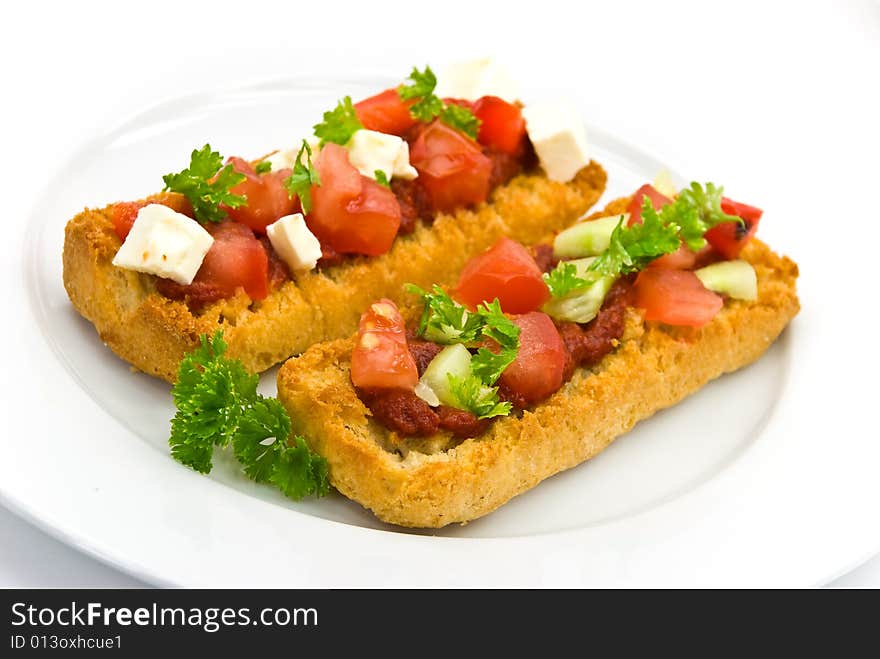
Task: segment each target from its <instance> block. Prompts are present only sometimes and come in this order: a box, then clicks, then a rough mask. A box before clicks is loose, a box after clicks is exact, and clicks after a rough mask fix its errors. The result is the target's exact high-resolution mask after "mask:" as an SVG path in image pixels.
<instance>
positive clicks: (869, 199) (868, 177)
mask: <svg viewBox="0 0 880 659" xmlns="http://www.w3.org/2000/svg"><path fill="white" fill-rule="evenodd" d="M4 13H5V15H4V20H3V26H2V28H0V29H2V34H0V55H2V62H3V70H2V74H0V75H2V88H3V90H4V94H3V100H2V102H0V117H2V121H0V144H2V147H3V150H2V158H0V174H2V180H3V181H4V182H6V186H5V189H4V193H5V194H4V196H3V198H4V211H5V212H4V221H5V222H16V221H20V218H22V217H24V216H26V212H27V209H28V208H29V206H30V205H31V203H32V202H33V200H34V198H35V196H36V195H37V194H41V193H42V192H41V191H42V190H43V186H44V185H45V181H46V180H47V178H48V175H49V174H50V173H51V172H52V171H54V169H55V166H56V162H60V161H62V160H63V159H64V157H65V156H66V155H67V154H68V153H69V152H70V151H72V149H73V148H75V147H76V146H77V145H79V144H80V143H82V142H83V141H85V140H88V139H89V138H90V137H92V136H93V135H95V134H96V133H98V132H101V131H103V130H105V129H106V128H107V127H108V126H110V125H115V124H117V123H119V122H120V121H121V120H122V119H124V118H126V117H127V116H129V115H131V114H133V113H135V112H138V111H140V110H142V109H144V108H145V107H147V106H150V105H152V104H154V103H156V102H159V101H161V100H165V98H166V97H167V96H168V94H169V93H170V94H172V95H175V94H183V93H186V92H189V91H192V90H201V89H209V88H211V87H214V86H218V85H223V84H224V83H227V82H229V81H236V82H240V81H246V80H248V79H251V80H259V79H264V78H272V77H280V76H285V75H296V74H301V73H304V72H309V71H315V70H319V71H320V70H322V69H328V70H334V71H336V72H339V71H345V69H346V67H347V66H348V65H349V64H350V65H351V66H352V67H353V68H358V69H362V68H363V67H372V68H376V69H382V70H384V71H385V72H386V73H392V74H393V73H395V72H399V73H400V75H401V76H403V75H404V74H405V73H406V72H407V71H408V70H409V68H410V67H411V66H412V65H414V64H418V65H420V66H421V65H423V64H424V63H426V62H428V63H433V64H438V65H439V64H442V63H443V62H445V61H449V60H450V59H462V58H467V57H468V56H472V55H479V54H484V53H493V54H496V55H498V56H500V57H501V58H502V59H503V60H504V61H506V62H507V63H508V64H509V65H510V66H511V68H512V69H513V70H514V71H516V72H517V75H518V77H520V78H522V79H523V80H524V81H526V82H527V83H528V84H529V85H530V86H532V87H546V88H547V89H548V93H550V91H551V90H552V91H555V92H556V93H558V94H560V95H562V94H564V95H566V96H570V97H574V98H576V99H578V100H579V101H580V103H581V105H582V106H583V107H585V108H587V111H588V113H589V117H588V119H589V121H590V122H591V123H593V124H597V125H601V126H603V127H604V128H605V129H607V130H608V131H609V132H611V133H612V134H616V135H619V136H622V137H623V138H625V139H626V140H627V141H629V142H631V143H634V144H638V145H639V146H640V147H643V148H644V149H646V150H648V151H649V152H653V153H656V154H659V155H660V156H661V158H662V159H663V160H665V161H666V162H668V163H669V165H670V166H671V167H672V168H673V169H675V170H677V171H680V172H683V173H684V174H685V175H686V176H693V177H694V178H697V179H700V178H705V179H712V180H716V181H723V182H725V183H726V185H727V188H728V190H729V191H732V192H733V191H735V196H736V197H737V198H739V199H742V200H745V201H747V202H749V201H751V202H754V203H757V204H758V205H761V206H762V207H763V208H764V209H765V211H766V213H767V216H769V217H773V216H774V215H775V216H782V215H785V216H786V217H788V218H789V221H788V222H786V223H785V231H783V230H782V229H781V225H780V224H777V225H774V224H773V223H771V222H765V223H763V224H762V227H761V231H762V234H763V236H764V238H765V239H767V240H768V242H770V243H772V244H773V245H774V246H775V247H777V248H779V249H781V250H782V251H786V246H787V232H789V231H791V230H792V229H793V228H794V227H802V230H804V231H825V232H828V233H829V235H834V236H835V240H834V241H833V243H830V244H829V254H828V259H827V263H826V267H828V268H829V269H835V270H839V269H845V268H846V267H847V260H848V259H865V258H871V256H870V252H868V253H866V252H865V249H866V248H867V249H868V250H873V251H874V252H876V247H875V246H876V245H878V244H880V243H878V242H877V238H876V236H877V233H878V231H877V227H878V225H880V217H878V215H880V213H878V211H877V210H876V202H875V201H874V199H876V196H877V195H876V190H877V188H878V179H880V165H878V162H877V154H878V152H880V128H878V117H880V102H878V71H880V5H878V3H877V2H874V1H872V0H860V1H859V0H851V1H849V2H846V1H839V2H798V3H795V2H769V1H767V0H764V1H763V2H742V1H739V2H731V3H710V2H690V3H688V2H673V1H666V2H611V1H606V2H601V3H600V2H596V3H585V2H578V3H574V2H552V1H548V0H542V1H541V2H527V3H526V2H524V3H516V2H512V1H508V2H503V3H489V2H483V3H477V2H473V1H471V2H453V1H452V0H446V1H445V2H442V3H431V4H428V3H413V2H410V3H406V4H403V3H400V4H397V3H392V2H387V1H386V2H379V3H364V2H360V3H343V2H338V1H337V2H333V3H321V2H312V3H305V2H289V1H288V2H279V3H272V2H259V3H257V2H253V3H245V2H241V1H239V2H222V1H216V0H215V1H213V2H209V3H183V2H181V1H178V2H164V1H153V2H150V3H139V4H135V3H121V2H115V3H97V2H82V1H81V2H76V3H38V2H28V3H13V4H12V5H11V6H10V7H7V8H5V9H4ZM438 68H442V66H440V67H438ZM340 92H341V93H342V92H344V90H340ZM191 146H193V145H182V146H181V149H182V151H185V150H187V149H189V148H190V147H191ZM157 174H158V173H157ZM49 194H51V191H49ZM791 218H797V220H798V221H797V222H792V221H791ZM799 230H800V229H799ZM838 238H839V240H838ZM789 240H790V239H789ZM794 256H797V255H796V254H795V255H794ZM47 258H57V255H47ZM15 281H16V279H15V277H14V276H13V275H9V276H7V277H5V278H4V285H10V283H11V285H15ZM859 284H863V285H865V286H866V291H868V292H870V289H868V288H867V286H869V284H868V283H865V282H853V285H859ZM869 306H870V308H869V309H867V310H863V311H862V312H861V314H860V318H859V319H858V320H859V322H860V323H861V325H860V326H861V327H867V328H869V330H868V331H870V332H871V333H872V335H874V334H875V333H876V329H875V327H876V326H875V325H872V322H871V321H872V319H873V317H876V305H873V306H871V305H869ZM8 312H9V311H7V313H8ZM866 315H867V318H865V316H866ZM865 321H867V322H865ZM855 322H856V319H854V318H853V319H845V322H843V323H842V325H843V327H842V330H841V331H842V333H845V334H846V336H847V338H849V337H850V333H851V332H852V331H853V330H854V329H855V327H854V323H855ZM15 339H16V337H7V340H6V341H5V343H6V344H7V345H14V341H15ZM808 357H809V358H811V359H815V360H816V365H817V366H816V368H817V377H821V368H822V365H821V359H823V358H833V355H828V356H816V355H812V356H808ZM869 359H873V360H876V356H869ZM874 363H875V362H874ZM866 366H868V367H870V366H871V362H869V363H868V364H867V365H866ZM866 371H870V369H869V368H868V369H866ZM4 375H5V379H6V383H5V384H4V386H5V387H6V388H8V389H9V391H7V392H6V394H7V395H5V396H4V397H3V400H4V403H3V404H4V406H6V413H7V414H15V413H16V408H15V406H14V404H13V400H14V399H13V398H12V397H11V396H10V395H9V394H10V392H11V391H12V390H13V389H14V374H9V373H5V374H4ZM870 381H871V380H869V382H870ZM829 384H830V386H834V383H829ZM874 386H876V385H874ZM19 393H20V392H19ZM49 422H50V425H51V417H50V418H49ZM51 431H52V430H51V428H50V427H47V426H46V424H45V423H43V422H41V423H35V426H34V434H33V436H31V437H27V438H22V441H40V439H41V436H43V435H45V434H46V433H48V432H51ZM864 431H865V432H866V433H869V432H874V433H876V429H874V428H870V429H869V428H864ZM830 450H833V446H832V448H831V449H830ZM818 486H821V484H817V487H818ZM878 505H880V502H878ZM878 520H880V515H878V516H877V517H876V518H875V519H873V520H865V523H874V524H877V523H880V521H878ZM842 567H843V566H842ZM134 583H135V582H134V581H132V580H130V579H129V578H128V577H125V576H123V575H120V574H119V573H116V572H114V571H112V570H110V569H108V568H104V567H103V566H101V565H99V564H98V563H96V562H95V561H93V560H92V559H89V558H86V557H83V556H81V555H79V554H77V553H76V552H75V551H73V550H70V549H67V548H65V547H63V546H62V545H61V544H59V543H57V542H56V541H55V540H51V539H49V538H48V537H46V536H45V535H43V534H42V533H41V532H39V531H36V530H34V529H32V528H31V527H29V526H27V525H26V524H25V523H23V522H21V521H19V520H17V519H16V518H14V517H13V516H12V515H11V514H9V513H8V512H6V511H3V510H0V585H23V586H26V585H128V584H134ZM838 583H840V584H843V585H873V586H880V560H874V561H873V562H872V563H871V564H869V565H868V566H866V567H865V568H862V569H861V570H859V571H857V572H855V573H853V574H851V575H849V576H847V577H845V578H844V579H843V580H842V581H841V582H838Z"/></svg>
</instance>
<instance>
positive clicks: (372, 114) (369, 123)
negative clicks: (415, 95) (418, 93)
mask: <svg viewBox="0 0 880 659" xmlns="http://www.w3.org/2000/svg"><path fill="white" fill-rule="evenodd" d="M414 103H415V99H412V100H409V101H404V100H403V99H402V98H400V95H399V94H398V93H397V90H396V89H386V90H385V91H384V92H382V93H381V94H376V95H375V96H370V98H365V99H364V100H363V101H360V102H359V103H355V104H354V111H355V114H357V117H358V119H360V121H361V123H362V124H363V126H364V128H367V129H369V130H377V131H379V132H380V133H388V134H389V135H403V134H404V133H405V132H406V131H407V130H409V129H410V128H412V127H413V126H415V125H416V124H417V123H418V121H417V120H416V119H414V118H413V116H412V115H411V114H410V113H409V109H410V107H411V106H412V105H413V104H414Z"/></svg>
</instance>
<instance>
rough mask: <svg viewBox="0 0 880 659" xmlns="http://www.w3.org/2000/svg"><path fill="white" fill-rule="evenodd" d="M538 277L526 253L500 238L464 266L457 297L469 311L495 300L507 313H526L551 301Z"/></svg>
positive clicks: (548, 292) (545, 285)
mask: <svg viewBox="0 0 880 659" xmlns="http://www.w3.org/2000/svg"><path fill="white" fill-rule="evenodd" d="M541 275H542V272H541V269H540V268H539V267H538V264H537V263H535V259H534V257H533V256H532V255H531V253H529V250H527V249H526V248H525V247H523V246H522V245H520V244H519V243H518V242H515V241H513V240H511V239H510V238H502V239H501V240H499V241H498V242H497V243H495V245H494V246H493V247H491V248H490V249H489V251H487V252H485V253H483V254H480V255H479V256H475V257H474V258H472V259H471V260H470V261H469V262H468V263H467V265H465V267H464V270H462V272H461V276H460V277H459V279H458V286H456V289H455V290H456V296H457V297H458V299H459V300H461V301H462V302H463V303H465V304H467V305H469V306H470V307H476V306H477V305H478V304H479V303H480V302H491V301H492V300H494V299H495V298H496V297H497V298H498V300H499V301H500V302H501V308H502V309H503V310H504V311H505V312H506V313H518V314H519V313H528V312H530V311H535V310H536V309H538V308H539V307H540V306H541V305H542V304H544V302H546V301H547V300H549V299H550V291H549V289H548V288H547V284H545V283H544V279H543V278H542V276H541Z"/></svg>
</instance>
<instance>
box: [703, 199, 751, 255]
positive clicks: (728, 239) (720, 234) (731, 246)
mask: <svg viewBox="0 0 880 659" xmlns="http://www.w3.org/2000/svg"><path fill="white" fill-rule="evenodd" d="M721 210H723V211H724V212H725V213H727V214H728V215H736V216H737V217H739V218H740V219H742V221H743V222H744V223H745V226H743V225H741V224H738V223H736V222H723V223H722V224H719V225H717V226H714V227H712V228H711V229H709V230H708V231H707V232H706V240H708V241H709V244H710V245H712V247H714V248H715V251H717V252H718V253H719V254H721V255H722V256H723V257H724V258H725V259H735V258H737V257H738V256H739V253H740V252H741V251H742V248H743V247H745V245H746V243H747V242H749V240H751V238H752V236H754V235H755V232H756V231H757V230H758V223H759V222H760V221H761V216H762V215H763V214H764V211H762V210H761V209H760V208H755V207H754V206H749V205H747V204H741V203H739V202H736V201H733V200H731V199H728V198H727V197H722V198H721Z"/></svg>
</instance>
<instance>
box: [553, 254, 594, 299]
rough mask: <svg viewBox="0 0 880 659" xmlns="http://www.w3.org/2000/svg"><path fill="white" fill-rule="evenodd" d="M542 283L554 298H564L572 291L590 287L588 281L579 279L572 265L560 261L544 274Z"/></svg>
mask: <svg viewBox="0 0 880 659" xmlns="http://www.w3.org/2000/svg"><path fill="white" fill-rule="evenodd" d="M544 283H546V284H547V288H549V289H550V295H552V296H553V297H555V298H560V297H565V296H566V295H568V294H569V293H571V292H572V291H576V290H578V289H579V288H584V287H585V286H589V285H590V281H589V280H587V279H584V278H583V277H580V276H579V275H578V270H577V268H576V267H575V265H574V263H570V262H568V261H560V262H559V263H558V264H557V266H556V267H555V268H553V270H551V271H550V272H545V273H544Z"/></svg>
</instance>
